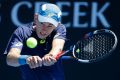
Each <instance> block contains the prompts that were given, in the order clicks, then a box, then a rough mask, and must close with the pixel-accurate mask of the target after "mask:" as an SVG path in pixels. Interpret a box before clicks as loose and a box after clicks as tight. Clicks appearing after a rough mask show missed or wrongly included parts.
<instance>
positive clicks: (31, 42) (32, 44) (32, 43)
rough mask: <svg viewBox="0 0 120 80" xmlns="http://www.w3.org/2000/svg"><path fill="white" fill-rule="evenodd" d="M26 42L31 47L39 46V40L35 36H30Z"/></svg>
mask: <svg viewBox="0 0 120 80" xmlns="http://www.w3.org/2000/svg"><path fill="white" fill-rule="evenodd" d="M26 44H27V47H29V48H35V47H36V46H37V40H36V39H35V38H34V37H30V38H28V39H27V42H26Z"/></svg>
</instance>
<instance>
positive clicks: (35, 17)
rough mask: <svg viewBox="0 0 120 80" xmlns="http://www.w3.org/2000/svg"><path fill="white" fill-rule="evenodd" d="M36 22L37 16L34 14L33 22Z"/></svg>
mask: <svg viewBox="0 0 120 80" xmlns="http://www.w3.org/2000/svg"><path fill="white" fill-rule="evenodd" d="M37 20H38V14H37V13H35V14H34V22H36V21H37Z"/></svg>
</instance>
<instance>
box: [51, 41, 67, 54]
mask: <svg viewBox="0 0 120 80" xmlns="http://www.w3.org/2000/svg"><path fill="white" fill-rule="evenodd" d="M64 43H65V41H64V40H62V39H55V40H53V44H52V49H51V51H50V52H49V54H52V55H54V56H57V54H59V53H60V52H61V51H62V50H63V47H64Z"/></svg>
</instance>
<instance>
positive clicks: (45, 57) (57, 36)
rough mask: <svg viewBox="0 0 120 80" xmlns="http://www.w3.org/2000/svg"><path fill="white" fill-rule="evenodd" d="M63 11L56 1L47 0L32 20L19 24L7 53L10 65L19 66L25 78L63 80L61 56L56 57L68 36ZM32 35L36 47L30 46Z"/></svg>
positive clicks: (25, 79) (30, 79)
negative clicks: (62, 19)
mask: <svg viewBox="0 0 120 80" xmlns="http://www.w3.org/2000/svg"><path fill="white" fill-rule="evenodd" d="M61 15H62V12H61V10H60V9H59V7H58V6H57V5H55V4H51V3H44V4H42V5H41V7H40V9H39V12H38V13H35V14H34V21H33V22H32V23H29V24H27V25H24V26H20V27H18V28H17V29H16V30H15V31H14V33H13V34H12V36H11V38H10V40H9V43H8V46H7V48H6V50H5V53H4V54H7V57H6V62H7V64H8V65H9V66H13V67H20V72H21V76H22V80H64V72H63V66H62V63H61V59H59V60H56V59H55V57H56V56H57V54H58V53H59V52H60V51H61V50H62V49H63V47H64V43H65V40H66V28H65V26H64V25H63V24H61V22H60V18H61ZM30 37H34V38H35V39H36V40H37V41H38V44H37V47H35V48H29V47H27V45H26V40H27V39H28V38H30ZM41 40H42V43H41Z"/></svg>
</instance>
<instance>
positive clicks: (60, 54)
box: [55, 51, 64, 60]
mask: <svg viewBox="0 0 120 80" xmlns="http://www.w3.org/2000/svg"><path fill="white" fill-rule="evenodd" d="M63 53H64V52H63V51H60V52H59V53H58V54H57V56H56V58H55V59H57V60H58V59H59V58H60V57H61V56H62V54H63Z"/></svg>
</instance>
